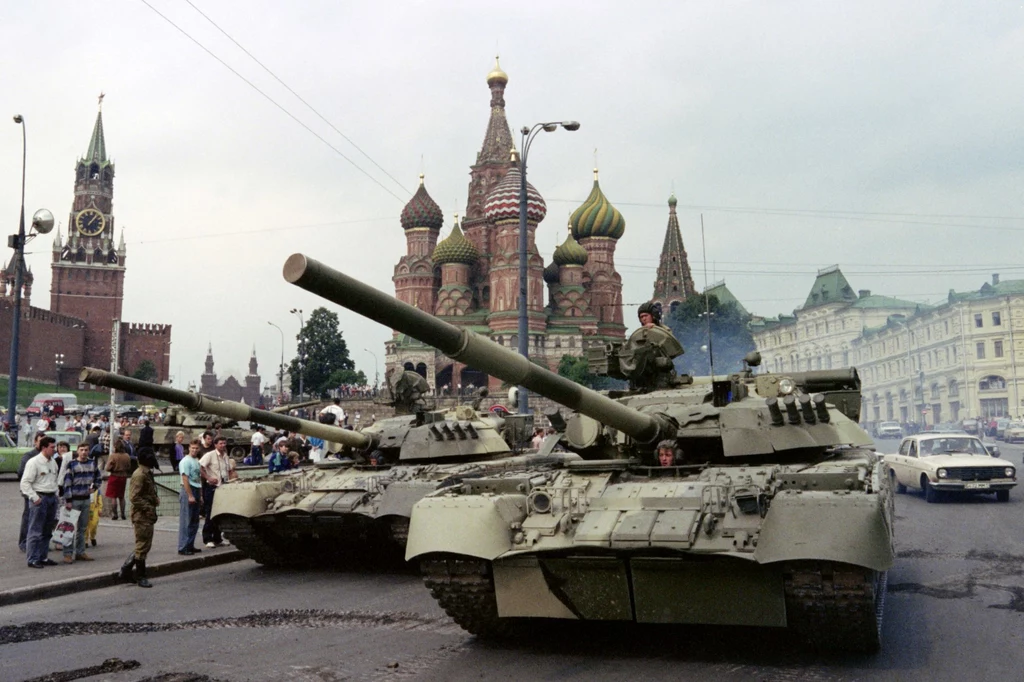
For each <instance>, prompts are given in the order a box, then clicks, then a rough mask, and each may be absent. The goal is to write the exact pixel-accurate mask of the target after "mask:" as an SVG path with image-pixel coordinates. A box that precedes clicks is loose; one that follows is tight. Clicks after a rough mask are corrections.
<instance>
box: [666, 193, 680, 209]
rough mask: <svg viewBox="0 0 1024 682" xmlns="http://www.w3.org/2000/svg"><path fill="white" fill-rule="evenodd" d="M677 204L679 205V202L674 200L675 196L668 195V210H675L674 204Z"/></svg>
mask: <svg viewBox="0 0 1024 682" xmlns="http://www.w3.org/2000/svg"><path fill="white" fill-rule="evenodd" d="M678 203H679V200H678V199H676V195H675V194H671V195H669V197H668V206H669V208H675V207H676V204H678Z"/></svg>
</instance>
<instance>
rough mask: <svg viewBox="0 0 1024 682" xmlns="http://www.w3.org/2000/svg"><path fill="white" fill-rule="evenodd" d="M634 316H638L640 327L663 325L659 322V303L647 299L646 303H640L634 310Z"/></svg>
mask: <svg viewBox="0 0 1024 682" xmlns="http://www.w3.org/2000/svg"><path fill="white" fill-rule="evenodd" d="M636 316H637V317H638V318H640V326H641V327H663V326H664V325H663V324H662V323H661V305H660V304H658V303H654V302H653V301H648V302H647V303H641V304H640V307H639V308H638V309H637V311H636Z"/></svg>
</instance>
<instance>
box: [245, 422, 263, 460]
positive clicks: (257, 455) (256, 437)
mask: <svg viewBox="0 0 1024 682" xmlns="http://www.w3.org/2000/svg"><path fill="white" fill-rule="evenodd" d="M263 431H264V429H263V427H262V426H257V427H256V431H255V432H254V433H253V434H252V438H251V439H250V443H251V444H252V448H251V450H250V452H249V463H250V464H253V465H255V466H259V465H261V464H263V444H264V443H266V442H267V437H266V435H264V433H263Z"/></svg>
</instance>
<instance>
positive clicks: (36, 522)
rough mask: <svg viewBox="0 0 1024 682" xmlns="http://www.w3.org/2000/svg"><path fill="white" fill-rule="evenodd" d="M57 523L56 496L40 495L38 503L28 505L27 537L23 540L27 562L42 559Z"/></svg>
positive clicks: (47, 552)
mask: <svg viewBox="0 0 1024 682" xmlns="http://www.w3.org/2000/svg"><path fill="white" fill-rule="evenodd" d="M56 525H57V496H56V495H40V497H39V504H32V503H31V502H29V505H28V538H27V540H26V541H25V548H26V552H25V553H26V554H28V560H29V562H33V561H44V560H46V558H47V554H49V552H50V538H52V537H53V529H54V527H55V526H56Z"/></svg>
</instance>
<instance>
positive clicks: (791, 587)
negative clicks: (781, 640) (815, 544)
mask: <svg viewBox="0 0 1024 682" xmlns="http://www.w3.org/2000/svg"><path fill="white" fill-rule="evenodd" d="M784 579H785V588H786V616H787V619H788V621H789V626H790V628H791V629H792V630H794V631H795V632H796V633H797V634H798V635H800V636H802V637H803V638H805V639H806V640H808V641H809V642H810V643H811V644H812V645H813V646H814V647H815V648H818V649H820V650H823V651H848V652H856V653H874V652H876V651H878V649H879V647H880V646H881V643H882V612H883V610H884V607H885V589H886V574H885V573H884V572H878V571H872V570H870V569H867V568H863V567H860V566H852V565H849V564H840V563H834V562H828V561H820V562H810V561H809V562H792V563H790V564H789V565H787V566H786V568H785V575H784Z"/></svg>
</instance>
